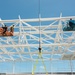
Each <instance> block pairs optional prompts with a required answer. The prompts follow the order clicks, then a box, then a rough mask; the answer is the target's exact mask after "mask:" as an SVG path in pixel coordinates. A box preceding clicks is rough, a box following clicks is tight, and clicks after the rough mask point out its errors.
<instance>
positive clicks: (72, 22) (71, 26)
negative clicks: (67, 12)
mask: <svg viewBox="0 0 75 75" xmlns="http://www.w3.org/2000/svg"><path fill="white" fill-rule="evenodd" d="M74 22H75V21H74V20H72V18H70V20H69V27H70V28H71V29H73V27H74V25H75V23H74Z"/></svg>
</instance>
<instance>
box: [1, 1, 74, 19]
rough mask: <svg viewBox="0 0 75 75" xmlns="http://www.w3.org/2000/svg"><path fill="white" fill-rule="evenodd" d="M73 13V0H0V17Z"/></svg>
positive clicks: (15, 17)
mask: <svg viewBox="0 0 75 75" xmlns="http://www.w3.org/2000/svg"><path fill="white" fill-rule="evenodd" d="M39 5H40V13H41V17H44V18H45V17H59V16H60V13H62V15H63V16H74V15H75V0H40V4H39V0H0V18H1V19H17V18H18V16H19V15H20V16H21V18H26V19H27V18H38V14H39Z"/></svg>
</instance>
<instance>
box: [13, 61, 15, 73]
mask: <svg viewBox="0 0 75 75" xmlns="http://www.w3.org/2000/svg"><path fill="white" fill-rule="evenodd" d="M13 74H15V62H14V61H13Z"/></svg>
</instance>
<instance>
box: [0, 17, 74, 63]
mask: <svg viewBox="0 0 75 75" xmlns="http://www.w3.org/2000/svg"><path fill="white" fill-rule="evenodd" d="M70 18H72V19H74V20H75V16H70V17H61V16H60V17H56V18H36V19H21V18H20V16H19V19H13V20H0V25H1V26H2V25H4V24H6V25H9V26H8V29H9V28H10V26H12V25H15V27H14V36H7V37H3V36H1V37H0V62H4V61H8V62H9V61H35V60H36V59H37V58H38V52H39V51H38V48H39V22H41V26H40V29H41V46H42V56H43V59H44V60H65V59H68V60H70V59H74V58H75V31H63V26H65V25H66V22H67V21H68V20H69V19H70ZM39 60H40V59H39Z"/></svg>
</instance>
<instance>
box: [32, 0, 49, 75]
mask: <svg viewBox="0 0 75 75" xmlns="http://www.w3.org/2000/svg"><path fill="white" fill-rule="evenodd" d="M38 14H39V24H40V25H39V48H38V49H39V54H38V56H39V57H38V58H37V59H36V62H35V64H34V67H33V70H32V75H34V72H35V70H36V66H37V64H38V61H39V58H40V59H42V64H43V66H44V70H45V72H46V75H48V73H47V70H46V66H45V63H44V60H43V57H42V51H41V21H40V18H41V14H40V0H39V12H38Z"/></svg>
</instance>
